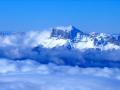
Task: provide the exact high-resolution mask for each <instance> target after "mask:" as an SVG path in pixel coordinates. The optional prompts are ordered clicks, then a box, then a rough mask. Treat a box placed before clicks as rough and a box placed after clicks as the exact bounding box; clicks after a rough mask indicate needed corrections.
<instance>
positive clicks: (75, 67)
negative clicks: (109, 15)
mask: <svg viewBox="0 0 120 90" xmlns="http://www.w3.org/2000/svg"><path fill="white" fill-rule="evenodd" d="M119 54H120V35H119V34H105V33H95V32H91V33H86V32H83V31H81V30H79V29H78V28H76V27H74V26H61V27H55V28H51V29H48V30H44V31H29V32H18V33H7V32H4V33H3V32H1V33H0V90H96V89H98V90H120V55H119Z"/></svg>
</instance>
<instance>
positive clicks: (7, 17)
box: [0, 0, 120, 33]
mask: <svg viewBox="0 0 120 90" xmlns="http://www.w3.org/2000/svg"><path fill="white" fill-rule="evenodd" d="M60 25H74V26H76V27H78V28H80V29H81V30H82V31H84V32H91V31H95V32H106V33H119V32H120V1H119V0H0V31H29V30H41V29H45V28H50V27H55V26H60Z"/></svg>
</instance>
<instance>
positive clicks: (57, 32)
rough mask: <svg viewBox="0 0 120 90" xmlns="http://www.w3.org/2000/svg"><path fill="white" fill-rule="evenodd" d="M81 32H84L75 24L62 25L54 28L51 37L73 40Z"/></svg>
mask: <svg viewBox="0 0 120 90" xmlns="http://www.w3.org/2000/svg"><path fill="white" fill-rule="evenodd" d="M79 34H82V35H83V34H84V33H83V32H82V31H80V30H79V29H77V28H75V27H74V26H71V25H70V26H66V27H65V26H60V27H56V28H53V29H52V32H51V37H58V38H64V39H71V40H73V39H75V37H76V36H77V35H79Z"/></svg>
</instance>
